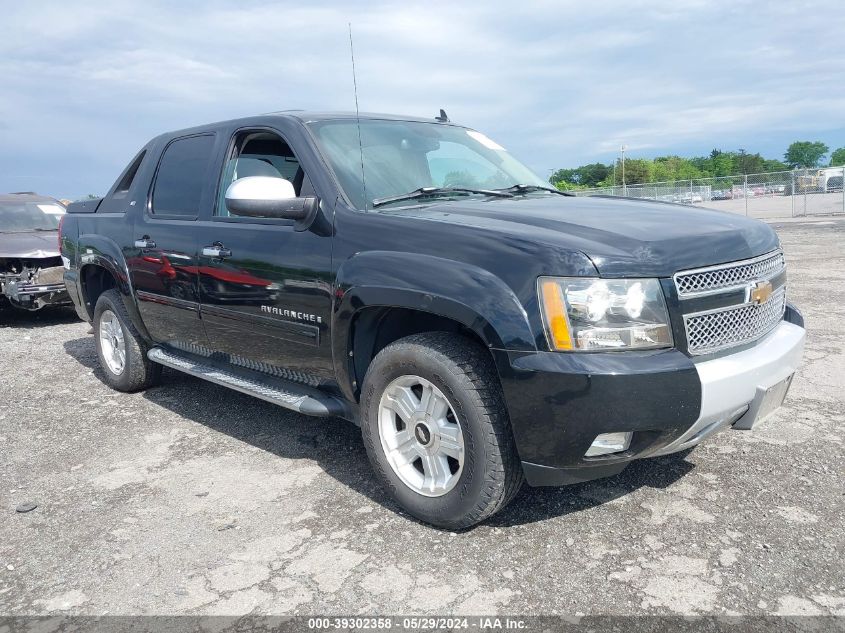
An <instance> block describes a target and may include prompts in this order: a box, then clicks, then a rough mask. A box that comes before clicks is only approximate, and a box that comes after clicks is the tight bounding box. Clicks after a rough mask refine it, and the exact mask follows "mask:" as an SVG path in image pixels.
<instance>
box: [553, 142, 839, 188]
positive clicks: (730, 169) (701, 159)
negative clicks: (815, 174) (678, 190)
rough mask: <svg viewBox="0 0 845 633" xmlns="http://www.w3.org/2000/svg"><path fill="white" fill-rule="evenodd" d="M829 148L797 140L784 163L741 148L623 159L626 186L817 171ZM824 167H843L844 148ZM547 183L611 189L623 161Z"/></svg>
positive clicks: (557, 174) (568, 172)
mask: <svg viewBox="0 0 845 633" xmlns="http://www.w3.org/2000/svg"><path fill="white" fill-rule="evenodd" d="M829 151H830V148H829V147H828V146H827V145H825V144H824V143H822V142H820V141H796V142H794V143H792V144H791V145H790V146H789V147H788V148H787V150H786V152H785V153H784V155H783V160H777V159H771V158H763V156H761V155H760V154H759V153H756V154H751V153H748V152H746V151H745V150H744V149H740V150H737V151H734V152H723V151H722V150H719V149H714V150H713V151H712V152H710V155H709V156H694V157H692V158H683V157H681V156H658V157H657V158H626V159H625V184H628V185H634V184H642V183H649V182H664V181H671V180H695V179H697V178H713V177H724V176H742V175H744V174H759V173H763V172H769V171H786V170H789V169H798V168H805V167H806V168H817V167H819V166H820V165H822V164H824V163H825V161H824V158H825V156H827V154H828V152H829ZM827 164H829V165H832V166H839V165H845V147H840V148H839V149H837V150H834V151H833V152H832V153H831V154H830V159H829V161H827ZM549 182H550V183H552V184H553V185H555V186H556V187H557V188H558V189H589V188H591V187H611V186H613V185H621V184H623V183H622V162H621V159H618V158H617V159H616V163H615V164H613V163H611V164H609V165H607V164H604V163H591V164H589V165H581V166H580V167H576V168H574V169H558V170H556V171H554V172H553V173H552V174H551V176H549Z"/></svg>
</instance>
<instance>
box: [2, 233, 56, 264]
mask: <svg viewBox="0 0 845 633" xmlns="http://www.w3.org/2000/svg"><path fill="white" fill-rule="evenodd" d="M58 240H59V232H58V231H33V232H29V233H0V257H20V258H22V259H40V258H44V257H58V256H59V242H58Z"/></svg>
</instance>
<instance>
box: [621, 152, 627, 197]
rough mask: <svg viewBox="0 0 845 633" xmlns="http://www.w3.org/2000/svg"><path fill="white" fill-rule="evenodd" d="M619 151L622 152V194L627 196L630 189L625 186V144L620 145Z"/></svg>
mask: <svg viewBox="0 0 845 633" xmlns="http://www.w3.org/2000/svg"><path fill="white" fill-rule="evenodd" d="M619 151H621V152H622V196H623V197H626V196H627V195H628V189H627V187H626V186H625V146H624V145H623V146H622V147H620V148H619Z"/></svg>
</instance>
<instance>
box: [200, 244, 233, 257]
mask: <svg viewBox="0 0 845 633" xmlns="http://www.w3.org/2000/svg"><path fill="white" fill-rule="evenodd" d="M202 254H203V257H213V258H215V259H223V258H225V257H231V256H232V251H230V250H229V249H228V248H226V247H225V246H223V245H222V244H220V243H216V244H212V245H211V246H203V247H202Z"/></svg>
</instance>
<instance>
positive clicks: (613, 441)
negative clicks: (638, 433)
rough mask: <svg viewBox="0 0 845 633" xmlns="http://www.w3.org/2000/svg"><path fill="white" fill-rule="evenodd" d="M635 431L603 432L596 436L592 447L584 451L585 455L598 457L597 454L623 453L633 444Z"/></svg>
mask: <svg viewBox="0 0 845 633" xmlns="http://www.w3.org/2000/svg"><path fill="white" fill-rule="evenodd" d="M631 436H633V433H630V432H628V433H602V434H601V435H598V436H596V439H594V440H593V443H592V444H591V445H590V448H589V449H588V450H587V452H586V453H584V457H596V456H597V455H609V454H610V453H621V452H622V451H627V450H628V447H629V446H630V445H631Z"/></svg>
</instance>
